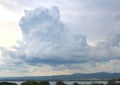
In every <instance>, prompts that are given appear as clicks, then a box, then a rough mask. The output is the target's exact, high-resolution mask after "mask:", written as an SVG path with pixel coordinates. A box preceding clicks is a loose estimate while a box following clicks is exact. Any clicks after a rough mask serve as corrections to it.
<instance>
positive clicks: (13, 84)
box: [0, 82, 17, 85]
mask: <svg viewBox="0 0 120 85" xmlns="http://www.w3.org/2000/svg"><path fill="white" fill-rule="evenodd" d="M0 85H17V84H16V83H10V82H0Z"/></svg>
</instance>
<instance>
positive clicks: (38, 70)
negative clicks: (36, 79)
mask: <svg viewBox="0 0 120 85" xmlns="http://www.w3.org/2000/svg"><path fill="white" fill-rule="evenodd" d="M119 6H120V1H119V0H116V1H113V0H74V1H73V0H57V1H56V0H31V1H29V0H5V1H2V0H0V13H1V14H0V76H44V75H63V74H72V73H93V72H101V71H102V72H120V69H119V68H118V67H119V66H120V63H119V62H120V38H119V36H120V29H119V27H120V11H119V10H120V7H119Z"/></svg>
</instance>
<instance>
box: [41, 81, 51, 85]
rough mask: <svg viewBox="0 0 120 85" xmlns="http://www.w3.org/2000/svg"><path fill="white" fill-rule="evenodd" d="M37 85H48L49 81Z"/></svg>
mask: <svg viewBox="0 0 120 85" xmlns="http://www.w3.org/2000/svg"><path fill="white" fill-rule="evenodd" d="M39 85H50V83H49V81H40V84H39Z"/></svg>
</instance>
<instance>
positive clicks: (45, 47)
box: [19, 7, 88, 63]
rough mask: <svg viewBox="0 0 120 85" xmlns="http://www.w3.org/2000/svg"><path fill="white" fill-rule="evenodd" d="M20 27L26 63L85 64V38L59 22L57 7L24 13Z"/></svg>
mask: <svg viewBox="0 0 120 85" xmlns="http://www.w3.org/2000/svg"><path fill="white" fill-rule="evenodd" d="M19 25H20V27H21V31H22V33H23V38H24V41H25V43H26V48H25V54H26V57H27V59H28V60H31V59H33V60H34V59H35V60H36V59H37V60H39V62H42V63H44V62H45V63H47V62H49V63H54V62H55V63H57V62H58V63H60V62H61V63H66V62H67V63H71V62H82V61H86V60H85V59H84V58H85V57H86V56H85V55H86V52H87V51H86V50H85V49H86V48H87V47H88V45H87V41H86V37H85V36H83V35H81V34H72V33H71V32H70V30H69V29H68V28H67V27H66V26H65V25H64V24H63V23H62V21H61V20H60V13H59V9H58V8H57V7H53V8H52V9H50V10H48V9H46V8H37V9H35V10H32V11H28V10H26V11H25V16H23V17H22V19H21V20H20V24H19ZM43 61H44V62H43ZM56 61H57V62H56ZM59 61H60V62H59ZM63 61H64V62H63ZM36 62H37V61H36Z"/></svg>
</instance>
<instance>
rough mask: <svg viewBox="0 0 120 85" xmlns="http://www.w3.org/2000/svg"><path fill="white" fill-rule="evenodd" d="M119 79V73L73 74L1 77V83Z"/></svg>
mask: <svg viewBox="0 0 120 85" xmlns="http://www.w3.org/2000/svg"><path fill="white" fill-rule="evenodd" d="M113 78H115V79H118V78H120V73H107V72H99V73H89V74H83V73H75V74H72V75H57V76H27V77H1V78H0V80H1V81H9V80H10V81H26V80H94V79H101V80H109V79H113Z"/></svg>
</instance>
